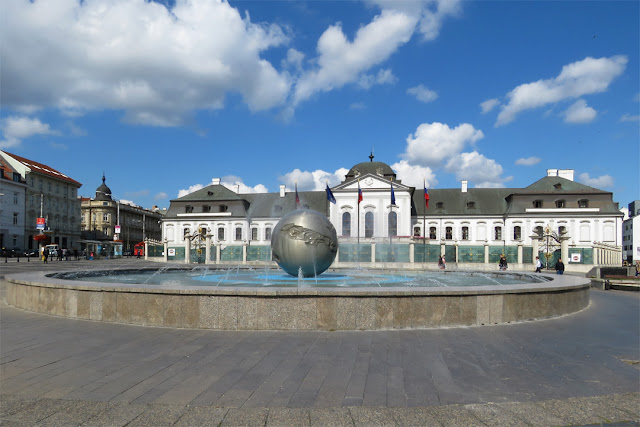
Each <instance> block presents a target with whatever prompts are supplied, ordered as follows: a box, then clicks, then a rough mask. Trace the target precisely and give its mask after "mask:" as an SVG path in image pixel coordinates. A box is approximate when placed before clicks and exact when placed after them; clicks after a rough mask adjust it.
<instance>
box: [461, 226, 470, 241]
mask: <svg viewBox="0 0 640 427" xmlns="http://www.w3.org/2000/svg"><path fill="white" fill-rule="evenodd" d="M462 240H469V227H467V226H464V227H462Z"/></svg>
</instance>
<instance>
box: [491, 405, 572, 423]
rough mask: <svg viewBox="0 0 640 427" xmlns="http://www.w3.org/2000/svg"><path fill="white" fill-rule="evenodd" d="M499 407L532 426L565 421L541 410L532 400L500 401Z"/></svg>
mask: <svg viewBox="0 0 640 427" xmlns="http://www.w3.org/2000/svg"><path fill="white" fill-rule="evenodd" d="M500 407H501V408H503V409H504V410H506V411H508V412H511V413H512V414H514V415H515V416H517V417H518V418H520V419H521V420H523V421H524V422H525V423H527V424H529V425H533V426H559V425H565V424H566V422H565V421H564V420H563V419H562V418H559V417H557V416H556V415H555V414H552V413H550V412H547V411H544V410H542V408H541V407H540V406H538V405H536V404H535V403H533V402H522V403H519V402H516V403H500Z"/></svg>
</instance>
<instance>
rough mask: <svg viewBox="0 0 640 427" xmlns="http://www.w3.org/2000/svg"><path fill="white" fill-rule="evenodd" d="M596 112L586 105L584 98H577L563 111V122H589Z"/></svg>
mask: <svg viewBox="0 0 640 427" xmlns="http://www.w3.org/2000/svg"><path fill="white" fill-rule="evenodd" d="M597 115H598V113H597V112H596V110H594V109H593V108H591V107H589V106H588V105H587V101H585V100H584V99H578V100H577V101H576V102H574V103H573V104H572V105H571V106H570V107H569V108H568V109H567V111H565V113H564V121H565V123H591V122H592V121H593V119H595V118H596V116H597Z"/></svg>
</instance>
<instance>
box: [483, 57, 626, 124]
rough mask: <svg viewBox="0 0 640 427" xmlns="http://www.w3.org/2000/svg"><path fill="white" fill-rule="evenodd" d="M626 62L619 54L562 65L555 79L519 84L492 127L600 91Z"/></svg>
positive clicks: (510, 94) (508, 97)
mask: <svg viewBox="0 0 640 427" xmlns="http://www.w3.org/2000/svg"><path fill="white" fill-rule="evenodd" d="M627 62H628V59H627V57H626V56H622V55H618V56H612V57H610V58H591V57H587V58H585V59H583V60H582V61H577V62H574V63H571V64H569V65H565V66H564V67H562V71H561V72H560V74H558V76H557V77H554V78H551V79H547V80H538V81H536V82H533V83H525V84H522V85H520V86H518V87H516V88H515V89H513V90H512V91H511V92H509V93H508V94H507V99H508V102H507V104H506V105H502V108H501V111H500V114H498V119H497V121H496V124H495V125H496V126H502V125H505V124H507V123H510V122H512V121H513V120H514V119H515V118H516V116H517V115H518V114H519V113H520V112H522V111H525V110H529V109H533V108H539V107H543V106H545V105H550V104H555V103H557V102H560V101H563V100H566V99H573V98H579V97H581V96H584V95H589V94H593V93H600V92H604V91H606V90H607V88H608V87H609V85H610V84H611V82H612V81H613V80H614V79H616V78H617V77H618V76H620V75H621V74H622V73H623V72H624V70H625V67H626V65H627Z"/></svg>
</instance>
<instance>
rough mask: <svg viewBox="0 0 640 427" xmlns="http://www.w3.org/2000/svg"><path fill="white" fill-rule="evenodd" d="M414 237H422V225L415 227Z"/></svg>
mask: <svg viewBox="0 0 640 427" xmlns="http://www.w3.org/2000/svg"><path fill="white" fill-rule="evenodd" d="M413 237H420V227H413Z"/></svg>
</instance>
